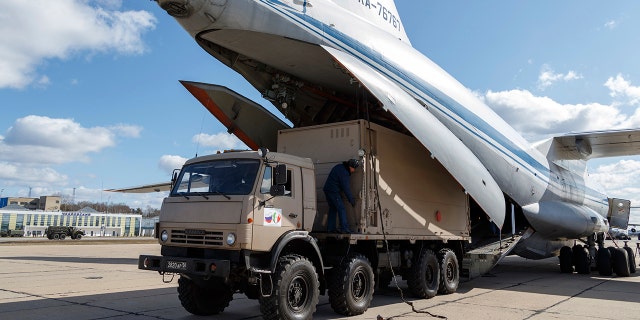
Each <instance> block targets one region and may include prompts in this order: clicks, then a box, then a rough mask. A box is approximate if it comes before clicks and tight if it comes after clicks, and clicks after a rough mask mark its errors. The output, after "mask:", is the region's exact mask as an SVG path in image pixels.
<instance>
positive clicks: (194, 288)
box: [178, 276, 233, 316]
mask: <svg viewBox="0 0 640 320" xmlns="http://www.w3.org/2000/svg"><path fill="white" fill-rule="evenodd" d="M214 281H215V283H214V285H212V286H210V287H206V288H203V287H200V286H198V285H196V284H195V283H194V282H193V281H191V280H190V279H188V278H185V277H183V276H181V277H180V279H178V299H180V304H182V307H183V308H184V309H185V310H187V311H189V312H190V313H192V314H195V315H197V316H210V315H213V314H218V313H220V312H222V311H223V310H224V308H226V307H227V306H229V302H231V300H232V299H233V291H231V289H230V288H229V287H228V286H227V285H226V284H224V283H223V282H222V281H220V280H214Z"/></svg>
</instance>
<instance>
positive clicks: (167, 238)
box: [160, 230, 169, 242]
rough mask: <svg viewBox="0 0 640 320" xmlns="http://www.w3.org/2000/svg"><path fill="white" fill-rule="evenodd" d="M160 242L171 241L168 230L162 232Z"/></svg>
mask: <svg viewBox="0 0 640 320" xmlns="http://www.w3.org/2000/svg"><path fill="white" fill-rule="evenodd" d="M160 240H162V242H166V241H167V240H169V233H168V232H167V230H162V233H161V234H160Z"/></svg>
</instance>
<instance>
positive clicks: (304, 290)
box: [259, 254, 320, 320]
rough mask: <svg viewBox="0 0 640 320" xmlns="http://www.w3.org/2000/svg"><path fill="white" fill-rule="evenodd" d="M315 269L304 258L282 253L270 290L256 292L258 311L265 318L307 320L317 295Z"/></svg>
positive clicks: (315, 303)
mask: <svg viewBox="0 0 640 320" xmlns="http://www.w3.org/2000/svg"><path fill="white" fill-rule="evenodd" d="M319 288H320V282H319V281H318V274H317V273H316V269H315V267H314V266H313V264H312V263H311V261H309V260H308V259H307V258H305V257H302V256H299V255H293V254H292V255H286V256H283V257H280V258H279V259H278V265H277V267H276V272H275V273H274V274H273V291H272V292H271V295H269V296H268V297H263V296H262V295H260V297H259V300H260V311H261V312H262V316H263V318H264V319H266V320H277V319H287V320H290V319H311V318H312V317H313V313H314V312H315V311H316V305H317V304H318V297H319V296H320V289H319Z"/></svg>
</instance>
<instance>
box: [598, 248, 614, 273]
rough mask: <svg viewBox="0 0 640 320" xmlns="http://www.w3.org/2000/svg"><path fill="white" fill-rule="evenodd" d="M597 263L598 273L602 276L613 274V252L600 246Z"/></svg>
mask: <svg viewBox="0 0 640 320" xmlns="http://www.w3.org/2000/svg"><path fill="white" fill-rule="evenodd" d="M596 258H597V260H596V265H597V266H598V274H600V275H601V276H610V275H612V274H613V269H611V252H610V251H609V249H607V248H599V249H598V254H597V256H596Z"/></svg>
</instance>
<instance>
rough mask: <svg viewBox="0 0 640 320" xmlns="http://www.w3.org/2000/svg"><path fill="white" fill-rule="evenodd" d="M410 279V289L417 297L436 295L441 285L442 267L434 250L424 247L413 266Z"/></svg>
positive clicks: (429, 297)
mask: <svg viewBox="0 0 640 320" xmlns="http://www.w3.org/2000/svg"><path fill="white" fill-rule="evenodd" d="M408 280H409V281H407V285H409V291H410V292H411V294H413V295H414V296H416V297H417V298H423V299H424V298H427V299H431V298H433V297H435V295H436V294H437V293H438V289H439V287H440V267H439V266H438V258H437V257H436V255H435V253H433V251H431V250H429V249H422V251H421V252H420V256H419V257H418V260H417V261H416V262H415V263H414V264H413V266H411V271H410V274H409V279H408Z"/></svg>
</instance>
